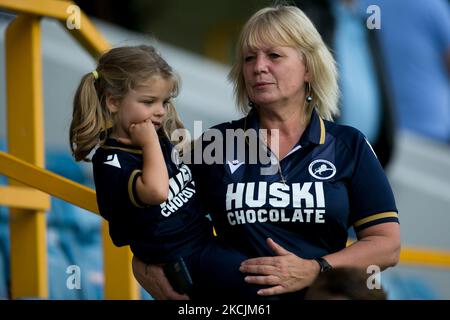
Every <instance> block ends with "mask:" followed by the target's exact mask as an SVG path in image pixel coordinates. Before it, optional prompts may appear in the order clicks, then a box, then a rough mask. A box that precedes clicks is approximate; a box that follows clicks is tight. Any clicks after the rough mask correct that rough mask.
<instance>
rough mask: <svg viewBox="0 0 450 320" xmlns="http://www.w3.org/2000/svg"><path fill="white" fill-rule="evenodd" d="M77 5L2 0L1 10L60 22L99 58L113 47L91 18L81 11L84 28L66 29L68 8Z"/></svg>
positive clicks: (66, 2) (25, 0) (43, 1)
mask: <svg viewBox="0 0 450 320" xmlns="http://www.w3.org/2000/svg"><path fill="white" fill-rule="evenodd" d="M73 5H75V4H74V3H73V2H72V1H59V0H58V1H56V0H39V1H33V0H0V8H2V9H5V10H11V11H12V12H15V13H23V14H29V15H34V16H38V17H49V18H54V19H56V20H58V21H60V22H61V23H62V24H63V26H64V29H66V30H67V31H68V32H69V33H70V35H72V36H73V37H75V39H76V40H77V41H78V42H79V43H80V44H81V45H82V46H83V47H84V48H85V49H86V50H87V51H88V52H89V53H90V54H91V55H92V56H97V55H99V54H101V53H102V52H105V51H106V50H108V49H109V48H110V47H111V46H110V44H109V43H108V41H106V39H105V38H104V37H103V36H102V35H101V34H100V33H99V32H98V31H97V29H96V28H95V26H94V25H93V24H92V23H91V22H90V21H89V18H88V17H87V16H86V15H85V14H84V13H83V12H82V11H80V20H81V21H82V27H81V28H79V29H76V28H74V29H71V30H70V29H68V28H66V21H67V18H68V17H69V13H67V8H69V7H71V6H73Z"/></svg>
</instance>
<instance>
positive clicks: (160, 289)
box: [132, 256, 189, 300]
mask: <svg viewBox="0 0 450 320" xmlns="http://www.w3.org/2000/svg"><path fill="white" fill-rule="evenodd" d="M132 265H133V274H134V277H135V278H136V280H137V281H138V282H139V284H140V285H141V286H142V288H144V289H145V290H146V291H147V292H148V293H149V294H151V296H152V297H153V298H155V299H156V300H189V297H188V296H187V295H180V294H179V293H177V292H176V291H175V290H173V288H172V286H171V285H170V283H169V281H168V280H167V278H166V275H165V274H164V271H163V269H162V267H161V266H158V265H147V264H145V263H144V262H142V261H141V260H139V259H138V258H136V257H134V256H133V262H132Z"/></svg>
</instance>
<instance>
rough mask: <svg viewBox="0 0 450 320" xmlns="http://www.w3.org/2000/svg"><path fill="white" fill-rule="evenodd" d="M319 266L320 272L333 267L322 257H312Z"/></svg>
mask: <svg viewBox="0 0 450 320" xmlns="http://www.w3.org/2000/svg"><path fill="white" fill-rule="evenodd" d="M314 260H316V261H317V263H318V264H319V267H320V273H322V272H326V271H328V270H331V269H333V267H332V266H331V265H330V264H329V263H328V261H327V260H325V259H324V258H314Z"/></svg>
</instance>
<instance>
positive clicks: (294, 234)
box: [133, 6, 400, 299]
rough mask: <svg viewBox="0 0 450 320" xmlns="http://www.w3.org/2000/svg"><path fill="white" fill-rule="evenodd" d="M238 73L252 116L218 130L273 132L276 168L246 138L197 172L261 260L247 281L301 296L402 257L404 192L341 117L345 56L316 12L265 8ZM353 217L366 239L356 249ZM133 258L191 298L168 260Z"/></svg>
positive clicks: (238, 237) (228, 238) (218, 214)
mask: <svg viewBox="0 0 450 320" xmlns="http://www.w3.org/2000/svg"><path fill="white" fill-rule="evenodd" d="M229 78H230V80H232V81H233V82H234V89H235V95H236V100H237V103H238V105H239V107H240V109H241V111H243V112H244V114H246V117H244V118H242V119H240V120H237V121H233V122H231V123H224V124H221V125H218V126H216V127H215V128H214V129H215V130H218V131H219V132H221V133H223V134H224V136H225V133H226V132H227V130H230V129H231V130H235V131H236V130H244V131H247V132H248V131H249V130H252V129H254V130H259V129H264V130H267V132H268V133H267V134H265V135H264V134H262V135H260V139H259V140H258V141H259V143H258V144H257V145H258V146H259V145H260V144H263V145H266V146H267V147H268V148H266V149H265V150H266V151H267V153H268V154H269V155H270V157H271V159H275V160H276V161H275V166H276V170H275V172H273V171H272V172H270V174H267V171H266V172H263V170H262V169H265V168H267V167H268V166H270V164H269V165H267V164H264V162H263V161H261V160H259V159H258V161H257V162H256V163H251V162H249V161H248V160H249V158H250V156H251V155H252V154H254V153H255V152H257V151H258V150H259V149H258V150H257V149H255V148H254V144H252V143H249V140H248V139H246V141H247V143H246V144H245V150H244V151H245V152H246V153H245V155H244V156H242V155H241V154H238V157H239V159H236V158H234V159H231V158H228V159H224V161H222V163H213V164H204V163H203V164H196V165H194V166H193V175H194V179H195V181H196V185H197V188H198V193H199V196H200V198H201V199H202V201H203V203H204V204H205V205H206V207H207V209H208V212H210V214H211V217H212V219H213V222H214V225H215V228H216V231H217V234H218V237H219V238H220V239H222V240H224V241H225V242H227V243H228V244H229V245H231V246H232V247H234V248H236V249H239V250H240V251H242V252H243V253H244V254H245V255H247V256H250V257H254V258H251V259H248V260H246V261H244V262H243V263H242V264H241V267H240V271H241V272H243V273H245V274H248V276H247V277H246V278H245V280H246V281H247V282H248V283H249V284H259V285H265V286H266V287H265V288H264V289H261V290H259V291H258V294H259V295H261V296H275V297H279V298H280V299H283V298H289V297H293V298H294V299H297V298H298V296H299V295H300V296H302V294H303V292H304V290H305V288H307V287H308V286H309V285H310V284H311V283H312V282H313V281H314V280H315V279H316V278H317V276H318V275H319V274H320V272H325V271H326V270H328V269H330V268H332V267H357V268H360V269H364V270H365V269H366V268H367V267H368V266H369V265H377V266H379V267H380V269H381V270H383V269H385V268H387V267H390V266H394V265H395V264H396V263H397V262H398V259H399V252H400V229H399V224H398V214H397V209H396V206H395V200H394V197H393V193H392V190H391V188H390V185H389V182H388V181H387V178H386V176H385V174H384V172H383V169H382V168H381V166H380V163H379V162H378V160H377V158H376V156H375V154H374V153H373V151H372V148H371V146H370V144H369V143H368V142H367V140H366V139H365V137H364V136H363V135H362V134H361V133H360V132H359V131H358V130H356V129H354V128H351V127H346V126H340V125H336V124H334V123H333V122H332V119H333V116H335V115H337V114H338V108H337V100H338V88H337V81H336V78H337V76H336V67H335V63H334V60H333V57H332V56H331V54H330V52H329V51H328V49H327V48H326V46H325V45H324V43H323V41H322V39H321V37H320V35H319V34H318V32H317V30H316V29H315V28H314V26H313V24H312V23H311V22H310V20H309V19H308V18H307V17H306V16H305V15H304V13H303V12H302V11H301V10H300V9H298V8H297V7H292V6H277V7H270V8H264V9H261V10H260V11H258V12H256V13H255V14H254V15H253V16H252V17H251V18H250V19H249V21H248V22H247V23H246V25H245V26H244V28H243V30H242V32H241V36H240V40H239V43H238V49H237V59H236V63H235V65H234V66H233V68H232V70H231V72H230V75H229ZM233 140H234V139H233ZM227 143H229V141H227ZM207 147H208V146H205V145H203V146H202V148H203V149H202V150H206V148H207ZM227 148H228V147H227ZM272 162H273V161H272ZM208 163H210V162H208ZM272 164H273V163H272ZM352 226H353V227H354V228H355V231H356V234H357V238H358V241H356V242H354V243H353V244H352V245H350V246H348V247H347V246H346V242H347V236H348V232H347V231H348V229H349V228H350V227H352ZM133 266H134V272H135V276H136V278H137V279H138V281H139V282H140V283H141V285H143V287H144V288H146V289H147V290H148V291H149V292H150V293H151V294H152V295H153V296H154V297H155V298H157V299H187V298H188V297H187V296H185V295H184V296H181V295H177V294H176V293H175V292H174V291H173V290H172V289H171V288H170V286H168V282H167V280H166V279H165V277H164V276H163V273H162V271H161V269H160V268H159V267H157V266H154V265H149V266H146V265H145V264H143V263H142V262H140V261H139V260H137V259H134V261H133ZM211 272H214V270H211ZM286 293H294V295H286ZM278 295H279V296H278Z"/></svg>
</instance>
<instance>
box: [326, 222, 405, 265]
mask: <svg viewBox="0 0 450 320" xmlns="http://www.w3.org/2000/svg"><path fill="white" fill-rule="evenodd" d="M357 237H358V241H356V242H354V243H353V244H351V245H350V246H348V247H346V248H345V249H343V250H341V251H339V252H336V253H333V254H329V255H326V256H325V257H324V258H325V259H326V260H327V261H328V263H330V264H331V265H332V266H333V267H334V268H336V267H357V268H363V269H367V267H368V266H370V265H376V266H379V267H380V269H381V270H384V269H386V268H388V267H392V266H395V265H396V264H397V263H398V261H399V257H400V225H399V224H398V223H396V222H386V223H381V224H377V225H374V226H372V227H368V228H366V229H363V230H361V231H360V232H358V233H357Z"/></svg>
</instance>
